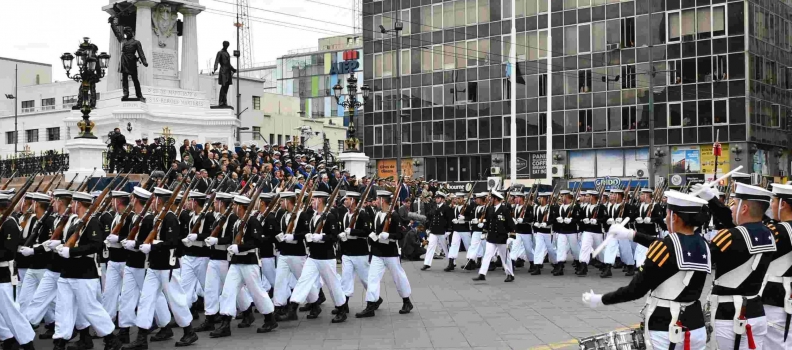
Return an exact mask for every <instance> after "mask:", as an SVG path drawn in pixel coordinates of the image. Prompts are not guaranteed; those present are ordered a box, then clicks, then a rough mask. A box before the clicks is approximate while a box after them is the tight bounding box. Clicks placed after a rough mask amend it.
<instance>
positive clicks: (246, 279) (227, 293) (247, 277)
mask: <svg viewBox="0 0 792 350" xmlns="http://www.w3.org/2000/svg"><path fill="white" fill-rule="evenodd" d="M242 287H247V290H248V292H250V295H251V297H252V298H253V303H254V304H255V305H256V309H258V311H259V312H260V313H261V314H262V315H266V314H271V313H272V312H273V311H275V306H273V305H272V300H270V297H269V294H267V291H265V290H264V289H263V288H262V287H261V270H260V269H259V266H258V264H231V266H230V267H229V268H228V274H227V275H226V279H225V283H224V284H223V294H222V295H220V314H221V315H225V316H236V314H237V301H238V300H239V295H240V294H244V293H240V290H242ZM249 305H250V304H249V303H248V304H247V305H244V309H243V310H247V308H248V306H249Z"/></svg>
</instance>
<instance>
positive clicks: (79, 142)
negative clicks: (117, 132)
mask: <svg viewBox="0 0 792 350" xmlns="http://www.w3.org/2000/svg"><path fill="white" fill-rule="evenodd" d="M66 150H67V151H69V171H67V172H66V173H65V178H66V179H71V178H72V177H74V175H75V174H77V179H78V180H77V181H82V179H83V178H84V177H85V176H88V175H91V173H93V174H94V175H93V176H94V177H99V176H104V175H105V172H104V170H102V160H103V159H102V152H104V151H105V150H107V145H106V144H105V143H104V142H102V140H101V139H71V140H68V141H66ZM94 169H95V170H96V171H94Z"/></svg>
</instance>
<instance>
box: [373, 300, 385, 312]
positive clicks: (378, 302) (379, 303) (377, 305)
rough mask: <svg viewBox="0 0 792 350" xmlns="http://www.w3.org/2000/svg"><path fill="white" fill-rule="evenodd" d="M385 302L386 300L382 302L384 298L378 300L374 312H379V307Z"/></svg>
mask: <svg viewBox="0 0 792 350" xmlns="http://www.w3.org/2000/svg"><path fill="white" fill-rule="evenodd" d="M383 302H384V300H382V298H379V299H377V301H375V302H374V310H379V307H380V305H382V303H383Z"/></svg>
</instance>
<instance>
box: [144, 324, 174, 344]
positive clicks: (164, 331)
mask: <svg viewBox="0 0 792 350" xmlns="http://www.w3.org/2000/svg"><path fill="white" fill-rule="evenodd" d="M170 338H173V329H171V327H170V326H165V327H162V328H160V330H159V332H157V334H154V336H153V337H151V339H149V341H151V342H152V343H153V342H159V341H166V340H168V339H170Z"/></svg>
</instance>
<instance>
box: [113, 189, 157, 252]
mask: <svg viewBox="0 0 792 350" xmlns="http://www.w3.org/2000/svg"><path fill="white" fill-rule="evenodd" d="M153 202H154V200H153V199H152V198H149V199H148V200H147V201H146V204H145V205H144V206H143V211H141V212H140V215H138V217H137V218H136V219H135V221H133V222H132V225H131V226H129V234H128V235H127V239H126V240H127V241H134V240H135V238H136V237H137V234H138V231H140V225H141V224H142V223H143V219H144V218H145V216H146V214H147V213H148V211H149V208H151V203H153ZM129 206H130V207H131V206H132V204H130V205H129ZM113 231H114V232H115V234H116V235H118V232H120V231H121V227H120V226H119V227H118V229H116V228H115V227H114V228H113Z"/></svg>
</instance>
